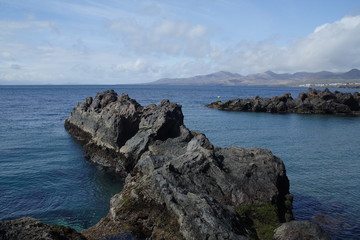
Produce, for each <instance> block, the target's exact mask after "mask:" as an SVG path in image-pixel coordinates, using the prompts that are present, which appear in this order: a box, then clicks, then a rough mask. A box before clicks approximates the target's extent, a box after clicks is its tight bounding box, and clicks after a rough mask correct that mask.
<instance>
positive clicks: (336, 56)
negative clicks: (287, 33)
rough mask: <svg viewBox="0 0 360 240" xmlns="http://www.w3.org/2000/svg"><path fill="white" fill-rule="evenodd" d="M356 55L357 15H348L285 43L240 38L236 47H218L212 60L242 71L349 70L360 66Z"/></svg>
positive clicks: (359, 45)
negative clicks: (244, 40)
mask: <svg viewBox="0 0 360 240" xmlns="http://www.w3.org/2000/svg"><path fill="white" fill-rule="evenodd" d="M359 56H360V16H347V17H344V18H342V19H341V20H339V21H336V22H333V23H326V24H323V25H321V26H319V27H317V28H315V30H314V31H313V32H312V33H311V34H309V35H308V36H306V37H303V38H301V39H297V40H296V41H294V42H293V43H291V44H289V45H288V46H285V47H280V46H278V45H277V44H276V43H275V42H274V41H272V40H268V41H262V42H258V43H244V42H240V43H239V44H238V45H237V46H235V47H229V48H227V49H223V51H220V52H219V50H218V51H217V54H216V55H215V56H214V60H215V61H216V62H218V63H219V66H220V68H224V69H225V70H231V71H237V72H242V73H254V72H262V71H266V70H273V71H279V72H297V71H321V70H330V71H348V70H350V69H351V68H355V67H360V58H359Z"/></svg>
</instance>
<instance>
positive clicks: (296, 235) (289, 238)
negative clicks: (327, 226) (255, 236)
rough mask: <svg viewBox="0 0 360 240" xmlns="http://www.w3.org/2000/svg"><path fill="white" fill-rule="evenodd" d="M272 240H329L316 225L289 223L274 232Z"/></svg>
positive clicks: (299, 222) (303, 222) (309, 222)
mask: <svg viewBox="0 0 360 240" xmlns="http://www.w3.org/2000/svg"><path fill="white" fill-rule="evenodd" d="M274 240H331V238H330V237H329V236H328V235H327V234H326V233H325V232H324V230H322V229H321V228H320V227H319V226H318V225H317V224H316V223H313V222H311V221H291V222H287V223H283V224H282V225H281V226H280V227H278V228H277V229H276V230H275V234H274Z"/></svg>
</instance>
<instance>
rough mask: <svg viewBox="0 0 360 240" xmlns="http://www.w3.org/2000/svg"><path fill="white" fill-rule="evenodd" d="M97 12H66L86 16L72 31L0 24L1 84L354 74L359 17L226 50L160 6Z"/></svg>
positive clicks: (205, 30) (359, 62)
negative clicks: (218, 73) (285, 40)
mask: <svg viewBox="0 0 360 240" xmlns="http://www.w3.org/2000/svg"><path fill="white" fill-rule="evenodd" d="M71 6H72V7H74V4H71ZM101 6H102V5H96V7H97V12H96V13H94V12H92V11H90V10H91V9H92V8H90V10H89V8H86V9H85V10H82V8H81V6H79V5H76V8H73V10H72V12H74V11H75V10H76V11H78V12H81V13H82V14H81V16H82V17H83V16H84V15H86V14H87V12H88V11H90V12H91V14H90V16H91V18H90V17H89V21H88V22H86V23H84V22H76V21H75V20H74V22H73V23H72V24H71V26H68V25H66V23H64V22H61V21H59V20H57V19H53V20H44V19H36V16H34V15H31V18H29V17H28V18H27V19H25V20H11V21H10V20H9V21H7V20H1V21H0V84H1V83H6V84H17V83H38V84H45V83H53V84H68V83H74V84H78V83H89V84H94V83H96V84H101V83H109V84H114V83H140V82H149V81H152V80H156V79H158V78H163V77H187V76H193V75H198V74H207V73H211V72H216V71H220V70H226V71H231V72H237V73H240V74H250V73H257V72H263V71H267V70H272V71H275V72H290V73H292V72H298V71H311V72H314V71H321V70H328V71H348V70H350V69H352V68H360V58H359V57H358V56H360V16H358V15H355V16H345V17H343V18H342V19H340V20H338V21H335V22H330V23H325V24H322V25H320V26H318V27H316V28H315V29H313V31H312V32H311V33H310V34H308V35H307V36H303V37H301V38H298V39H295V40H293V41H292V42H288V43H286V44H279V43H278V42H277V41H276V39H271V38H269V39H264V40H259V41H257V42H254V41H246V40H244V39H232V41H231V43H229V42H226V41H222V40H221V39H220V40H219V37H218V31H220V30H219V29H217V28H214V27H213V26H212V25H210V24H206V23H204V22H203V23H197V22H192V21H188V20H182V19H180V18H169V17H168V18H164V17H161V14H160V13H161V11H164V6H158V5H156V6H155V5H151V6H145V7H144V6H143V7H142V8H141V9H140V10H139V11H137V12H136V11H135V12H133V13H131V14H127V15H124V14H123V15H124V16H122V17H116V16H117V15H116V13H115V11H114V10H112V12H111V16H110V18H105V15H106V14H105V13H106V11H105V10H106V9H109V6H105V7H104V9H103V10H104V11H102V10H101ZM92 7H93V6H92ZM74 9H75V10H74ZM65 10H66V9H65ZM65 10H64V11H65ZM145 10H146V14H144V11H145ZM150 10H151V11H150ZM137 14H142V15H141V17H138V18H137V17H136V16H140V15H137ZM158 14H160V17H154V16H157V15H158ZM100 17H101V20H99V18H100ZM234 31H241V29H234ZM229 38H231V36H229Z"/></svg>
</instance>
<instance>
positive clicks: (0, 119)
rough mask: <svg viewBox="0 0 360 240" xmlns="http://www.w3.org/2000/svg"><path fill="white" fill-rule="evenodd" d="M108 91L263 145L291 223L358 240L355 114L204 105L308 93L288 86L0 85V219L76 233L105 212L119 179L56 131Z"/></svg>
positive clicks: (198, 127) (223, 137)
mask: <svg viewBox="0 0 360 240" xmlns="http://www.w3.org/2000/svg"><path fill="white" fill-rule="evenodd" d="M107 89H114V90H115V91H117V92H118V93H119V94H121V93H128V94H129V96H130V97H131V98H135V99H136V100H137V101H138V102H139V103H140V104H142V105H147V104H150V103H159V102H160V101H161V100H162V99H164V98H167V99H170V100H171V101H173V102H176V103H179V104H181V105H182V106H183V113H184V116H185V124H186V126H187V127H188V128H190V129H191V130H195V131H200V132H203V133H205V134H206V136H207V137H208V138H209V139H210V141H211V142H212V143H213V144H215V145H217V146H221V147H226V146H230V145H235V146H240V147H246V148H250V147H260V148H268V149H270V150H271V151H272V152H273V153H274V154H275V155H277V156H279V157H280V158H281V159H282V160H283V161H284V162H285V165H286V169H287V175H288V177H289V179H290V185H291V189H290V190H291V193H293V194H294V197H295V199H294V214H295V217H296V218H297V219H312V220H315V221H317V222H319V223H321V224H322V226H323V227H324V228H325V229H326V231H328V232H329V233H330V234H331V236H332V237H333V238H334V239H359V238H360V191H359V189H360V188H359V186H360V147H359V146H360V138H359V133H360V117H345V116H327V115H296V114H287V115H282V114H266V113H240V112H226V111H218V110H214V109H208V108H205V107H204V105H205V104H207V103H210V102H212V101H216V100H217V97H216V96H221V100H227V99H231V98H235V97H241V98H244V97H252V96H256V95H258V96H262V97H270V96H276V95H280V94H284V93H288V92H290V93H292V95H293V96H294V97H296V96H297V94H298V93H300V92H303V91H306V89H304V88H288V87H250V86H247V87H194V86H191V87H190V86H181V87H179V86H176V87H175V86H145V85H115V86H0V103H1V113H0V219H1V220H3V219H13V218H19V217H23V216H31V217H35V218H37V219H39V220H42V221H44V222H46V223H50V224H63V225H68V226H71V227H74V228H75V229H77V230H82V229H86V228H88V227H90V226H92V225H94V224H95V223H96V222H97V221H99V219H100V218H102V217H104V216H105V215H106V214H107V212H108V208H109V200H110V198H111V196H113V195H114V194H115V193H118V192H119V191H120V190H121V188H122V185H123V180H122V179H120V178H118V177H116V176H114V175H113V174H111V173H109V172H106V171H104V170H103V169H101V168H99V167H97V166H94V165H92V164H90V163H88V162H87V161H86V160H85V159H84V158H83V150H82V147H81V145H80V144H79V143H78V142H77V141H76V140H74V139H73V138H72V137H71V136H70V135H69V134H67V132H66V131H65V129H64V127H63V124H64V120H65V119H66V118H67V117H68V116H69V114H70V112H71V110H72V108H73V107H74V106H75V105H76V104H77V103H78V102H80V101H83V100H84V98H85V97H87V96H95V94H96V93H97V92H99V91H103V90H107ZM341 91H344V90H341ZM346 91H349V90H346Z"/></svg>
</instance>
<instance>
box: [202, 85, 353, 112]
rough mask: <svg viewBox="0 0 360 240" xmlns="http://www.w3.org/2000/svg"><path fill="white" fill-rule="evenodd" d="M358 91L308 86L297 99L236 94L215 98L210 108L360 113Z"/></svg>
mask: <svg viewBox="0 0 360 240" xmlns="http://www.w3.org/2000/svg"><path fill="white" fill-rule="evenodd" d="M359 95H360V94H359V93H358V92H357V93H353V94H351V93H340V92H338V91H335V92H331V91H329V89H325V90H323V91H321V90H316V89H311V88H310V89H309V90H308V92H307V93H300V94H299V96H298V97H297V98H295V99H293V98H292V97H291V94H290V93H287V94H284V95H282V96H276V97H272V98H261V97H258V96H256V97H254V98H246V99H240V98H235V99H231V100H228V101H226V102H221V101H217V102H213V103H210V104H208V105H206V106H207V107H209V108H215V109H219V110H229V111H243V112H268V113H303V114H345V115H360V97H359Z"/></svg>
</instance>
